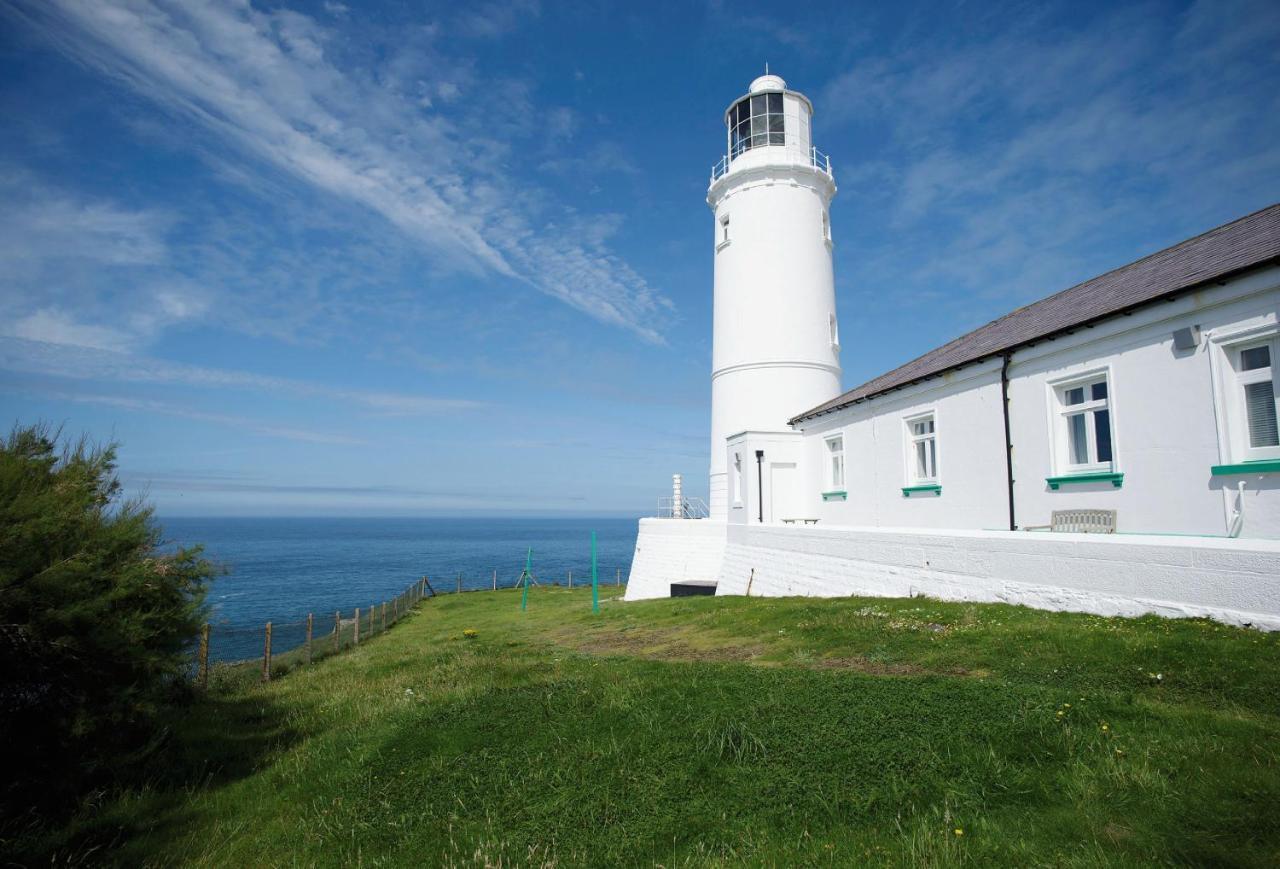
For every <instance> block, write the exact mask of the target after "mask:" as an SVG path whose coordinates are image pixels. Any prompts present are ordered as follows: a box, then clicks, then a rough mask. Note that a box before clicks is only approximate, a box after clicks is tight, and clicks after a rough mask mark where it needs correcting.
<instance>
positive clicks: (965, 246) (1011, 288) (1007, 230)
mask: <svg viewBox="0 0 1280 869" xmlns="http://www.w3.org/2000/svg"><path fill="white" fill-rule="evenodd" d="M992 23H993V24H996V25H998V26H997V27H995V28H994V29H989V31H988V32H987V33H986V35H985V36H983V35H981V31H982V28H981V27H979V26H977V25H975V29H976V30H978V31H979V33H978V35H976V36H975V33H974V32H973V31H972V30H971V31H968V32H966V33H964V34H963V36H959V35H957V37H956V38H954V39H951V40H946V41H942V42H939V41H938V40H934V41H930V42H928V43H927V44H917V43H914V42H912V41H909V40H904V41H903V42H901V43H896V44H891V45H889V46H887V47H886V48H885V49H882V50H881V51H879V52H877V51H874V50H869V51H865V52H862V53H860V54H859V56H858V59H857V60H856V62H854V64H853V65H852V66H850V67H849V68H848V69H846V70H845V71H843V72H842V73H840V74H839V75H837V76H836V77H834V78H833V79H832V80H831V81H829V82H828V83H827V85H826V86H825V87H823V88H822V89H821V92H820V94H819V99H818V101H817V102H818V104H819V105H820V106H821V107H822V108H823V112H824V113H825V114H824V117H823V121H824V123H826V124H833V123H834V124H836V125H838V126H840V127H841V128H843V129H844V130H854V131H857V135H858V136H859V137H863V138H868V139H871V140H872V141H877V142H883V145H882V147H881V148H880V151H881V153H882V154H884V155H886V156H885V157H884V158H882V159H881V160H879V161H870V162H868V163H865V164H863V165H859V166H850V167H844V171H843V174H842V176H841V180H842V187H844V189H845V190H846V191H850V192H852V194H853V196H854V197H856V198H857V199H858V200H859V202H860V205H861V206H862V208H861V209H860V213H859V215H858V220H859V221H860V223H861V224H862V226H863V227H866V226H868V225H872V226H874V228H876V229H877V230H878V231H877V232H876V233H875V234H874V235H873V236H870V239H869V240H870V241H872V242H874V243H866V242H867V241H868V239H867V238H866V237H865V236H864V238H863V241H864V243H863V244H860V245H858V246H857V249H856V251H854V252H853V253H852V254H851V255H852V256H855V257H856V266H855V267H856V270H857V272H856V277H855V281H856V283H857V284H858V285H860V286H861V287H862V288H863V289H862V291H861V292H860V295H859V299H860V300H863V301H865V302H866V303H867V305H868V310H873V311H876V312H877V313H879V314H883V313H886V312H887V311H888V308H887V307H886V306H887V305H892V306H893V307H894V308H896V309H902V310H906V308H905V307H904V303H905V304H907V305H909V304H910V303H911V302H918V303H920V304H927V305H928V306H929V309H931V310H935V311H936V310H939V309H949V310H950V311H951V313H952V314H957V313H958V315H959V319H960V322H961V323H964V324H967V325H976V322H975V321H978V322H980V321H982V320H985V319H988V318H989V315H990V313H999V309H998V308H997V309H995V310H994V311H992V310H991V308H990V303H991V302H992V301H993V300H1001V301H1003V302H1004V303H1005V304H1011V303H1018V302H1024V301H1028V300H1030V299H1034V298H1037V297H1040V296H1044V295H1047V294H1049V293H1050V292H1053V291H1056V290H1059V289H1062V288H1064V287H1065V286H1068V285H1070V284H1071V283H1074V282H1076V281H1079V280H1083V279H1086V278H1089V277H1091V276H1092V275H1093V274H1096V273H1098V272H1099V271H1102V270H1104V269H1105V268H1111V267H1115V266H1118V265H1122V264H1123V263H1124V262H1126V261H1128V260H1129V259H1131V258H1136V257H1137V256H1139V255H1141V254H1143V253H1147V252H1150V251H1151V250H1153V249H1155V248H1157V247H1159V246H1161V245H1164V244H1171V243H1174V242H1176V241H1178V240H1179V239H1180V238H1181V237H1185V236H1186V235H1189V234H1192V233H1194V232H1198V231H1202V230H1205V229H1208V228H1210V227H1212V226H1213V225H1215V224H1216V223H1219V222H1221V221H1224V220H1228V219H1230V218H1233V217H1236V216H1239V214H1240V211H1239V210H1238V209H1239V205H1238V202H1239V201H1241V200H1242V199H1243V200H1246V201H1248V200H1252V201H1253V203H1254V207H1261V206H1264V205H1266V204H1269V199H1268V194H1269V195H1270V197H1271V198H1274V197H1275V196H1276V195H1277V193H1280V190H1278V189H1277V188H1276V186H1275V185H1272V186H1271V189H1270V191H1268V190H1266V189H1265V185H1264V186H1263V187H1259V186H1258V179H1260V178H1272V179H1274V178H1277V177H1280V151H1277V150H1276V149H1275V148H1274V147H1271V146H1270V143H1271V142H1273V141H1274V140H1275V137H1276V136H1277V135H1280V120H1278V119H1280V89H1277V88H1276V87H1274V82H1275V76H1276V74H1277V68H1276V62H1277V54H1276V49H1277V46H1280V15H1276V14H1275V10H1274V4H1272V3H1267V2H1265V0H1263V2H1258V0H1235V2H1230V3H1207V2H1200V3H1195V4H1193V5H1192V6H1191V7H1189V8H1188V9H1186V10H1185V12H1183V13H1182V14H1180V15H1174V14H1170V13H1169V12H1168V10H1167V9H1165V8H1163V7H1155V6H1150V5H1138V6H1127V7H1122V8H1105V9H1103V10H1100V11H1098V12H1094V13H1092V15H1091V17H1090V16H1086V15H1082V16H1080V17H1078V18H1077V17H1075V16H1073V17H1072V19H1071V21H1070V23H1065V24H1064V23H1063V21H1062V19H1061V18H1054V17H1053V16H1052V14H1051V13H1049V12H1043V13H1036V12H1032V13H1030V14H1028V15H1025V16H1023V17H1021V18H1020V19H1018V20H1016V21H1013V20H1010V19H1009V18H1008V16H1000V17H999V20H998V21H996V22H992ZM846 195H847V194H846ZM868 206H872V207H868ZM868 215H875V220H874V223H873V222H872V221H871V220H870V218H869V217H868ZM846 219H847V218H846ZM890 285H891V286H893V288H894V290H893V293H891V294H886V293H885V292H884V287H886V286H890ZM889 299H891V300H892V301H891V302H888V301H886V300H889ZM952 322H954V320H953V321H952ZM951 328H955V326H954V325H952V326H951Z"/></svg>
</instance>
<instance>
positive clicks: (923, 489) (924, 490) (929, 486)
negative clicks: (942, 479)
mask: <svg viewBox="0 0 1280 869" xmlns="http://www.w3.org/2000/svg"><path fill="white" fill-rule="evenodd" d="M912 495H938V496H941V495H942V487H941V486H939V485H938V484H937V483H922V484H920V485H919V486H903V487H902V497H904V498H910V497H911V496H912Z"/></svg>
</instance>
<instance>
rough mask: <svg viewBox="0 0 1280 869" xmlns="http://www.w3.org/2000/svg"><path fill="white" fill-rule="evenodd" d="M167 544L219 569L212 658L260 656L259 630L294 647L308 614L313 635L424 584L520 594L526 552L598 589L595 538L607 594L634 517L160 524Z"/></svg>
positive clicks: (555, 577)
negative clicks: (197, 551) (200, 553)
mask: <svg viewBox="0 0 1280 869" xmlns="http://www.w3.org/2000/svg"><path fill="white" fill-rule="evenodd" d="M160 525H161V527H162V528H163V529H164V537H165V545H166V548H176V547H180V546H194V545H197V544H198V545H201V546H203V547H204V555H205V557H206V558H208V559H209V560H211V561H213V562H214V563H215V564H216V565H218V567H219V568H220V573H219V575H218V576H217V577H216V578H215V579H214V580H213V582H212V584H211V586H210V589H209V596H208V602H209V604H210V607H211V613H210V624H211V625H212V628H211V637H210V658H211V659H212V660H215V661H219V660H222V661H229V660H243V659H246V658H251V657H254V656H255V655H261V653H262V643H263V628H264V625H265V624H266V622H268V621H270V622H272V623H273V627H272V631H273V648H275V649H277V650H280V649H286V648H289V647H292V646H294V645H297V644H298V643H300V642H301V641H302V638H303V637H304V636H305V625H306V619H307V615H308V613H314V614H315V619H316V621H315V625H316V627H315V634H316V636H317V637H318V636H320V635H321V633H322V632H325V631H329V630H332V624H333V618H334V613H335V612H341V613H342V614H343V616H344V617H347V618H349V617H350V616H351V615H352V612H353V611H354V609H355V608H356V607H360V608H361V609H362V610H363V611H367V610H365V608H366V607H368V606H370V605H378V604H381V603H382V602H383V601H386V600H390V599H391V598H393V597H395V596H396V595H398V594H399V593H401V592H402V591H404V590H405V589H406V588H407V587H408V586H409V585H411V584H412V583H414V582H416V581H418V580H419V579H421V578H422V577H424V576H425V577H427V578H428V581H429V582H430V583H431V586H432V587H433V588H434V589H435V590H436V591H437V592H438V593H441V594H446V593H452V592H454V591H456V590H457V588H458V586H459V583H461V586H462V588H463V589H464V590H473V589H491V588H492V587H493V576H494V571H497V576H498V586H499V587H500V588H511V587H513V586H515V584H516V583H517V582H518V580H519V578H520V574H521V572H522V571H523V570H524V566H525V559H526V556H528V555H530V553H531V559H532V565H533V576H534V579H535V581H536V582H538V583H540V584H547V585H551V584H553V583H558V584H560V585H565V584H567V582H568V579H569V572H570V571H572V572H573V582H574V585H575V586H578V585H580V584H585V583H589V582H590V581H591V534H592V532H593V531H594V532H595V534H596V566H597V575H598V577H599V581H600V583H601V585H602V586H605V587H612V586H613V584H614V583H615V582H616V581H617V580H618V578H619V577H621V580H622V582H624V583H625V582H626V579H627V574H628V572H629V571H630V569H631V556H632V553H633V552H634V551H635V544H636V531H637V526H638V522H637V520H636V519H617V518H612V519H577V518H572V519H571V518H527V519H521V518H492V519H482V518H421V519H412V518H390V519H378V518H358V519H338V518H278V517H277V518H261V519H255V518H224V517H219V518H189V517H182V518H179V517H171V518H161V519H160Z"/></svg>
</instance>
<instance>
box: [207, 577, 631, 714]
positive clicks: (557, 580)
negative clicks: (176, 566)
mask: <svg viewBox="0 0 1280 869" xmlns="http://www.w3.org/2000/svg"><path fill="white" fill-rule="evenodd" d="M523 578H524V574H523V573H521V574H519V575H517V576H516V577H515V579H514V580H512V581H509V582H508V581H505V580H503V581H500V580H499V577H498V571H496V570H495V571H493V575H492V578H491V582H490V583H487V584H480V583H477V581H476V579H475V578H473V577H465V578H464V575H463V574H462V573H459V574H457V577H456V578H455V579H453V580H446V581H444V582H442V581H441V580H440V579H439V578H437V580H436V585H435V586H433V585H432V583H431V580H430V579H429V578H428V577H426V576H424V577H422V578H421V579H420V580H418V581H417V582H415V583H413V584H412V585H410V586H409V587H407V588H406V589H405V590H404V591H403V592H401V593H400V594H398V595H396V596H395V597H393V598H391V599H390V600H387V601H382V602H373V603H370V604H369V606H367V607H356V608H354V609H352V610H348V611H346V612H343V611H341V610H338V611H335V612H333V613H332V614H329V613H309V614H308V615H307V617H306V618H305V619H302V620H298V621H290V622H271V621H269V622H266V623H264V624H263V625H262V626H261V627H257V626H253V627H244V626H232V625H216V624H206V625H205V626H204V627H203V629H202V631H201V634H200V641H199V645H198V647H197V651H196V667H195V683H196V686H197V687H198V688H201V689H207V688H209V687H210V686H214V687H218V686H222V685H227V684H230V683H241V684H242V683H244V682H245V681H248V680H251V679H255V678H260V679H261V681H263V682H269V681H271V679H272V678H274V677H278V676H281V675H283V674H284V673H286V672H288V671H289V670H292V669H294V668H296V667H299V666H306V665H308V664H312V663H314V662H316V661H318V660H320V659H322V658H327V657H329V656H330V655H336V654H337V653H339V652H341V651H342V650H343V649H349V648H352V647H354V646H358V645H360V643H363V642H367V641H368V640H369V639H371V638H372V637H374V636H376V635H378V634H381V633H383V632H384V631H386V630H389V629H390V628H391V627H392V626H393V625H394V624H395V623H396V622H398V621H400V620H401V619H402V618H404V617H405V616H406V615H408V614H409V613H410V612H411V611H412V610H413V608H414V606H416V605H417V603H418V602H419V601H421V600H422V599H423V598H425V597H437V596H439V595H441V594H461V593H463V592H476V591H488V590H490V588H491V589H492V590H493V591H497V590H499V589H500V588H505V589H513V588H519V587H520V584H521V581H522V579H523ZM612 580H613V582H612V583H609V582H607V581H601V582H600V585H610V584H612V585H614V586H616V587H621V586H622V584H623V582H622V570H621V568H618V569H615V571H614V576H613V577H612ZM575 582H576V584H577V586H583V585H590V584H591V577H590V576H589V575H588V576H586V577H585V578H584V577H583V576H582V575H581V574H578V575H577V576H575V575H574V572H573V571H572V570H569V571H567V573H566V574H565V575H563V576H560V575H555V576H545V575H544V576H542V577H539V576H538V575H537V574H534V573H530V574H529V584H530V585H531V586H538V585H553V586H559V585H561V584H562V583H563V584H564V585H566V586H568V587H569V588H574V587H575ZM485 585H489V586H490V588H486V587H485Z"/></svg>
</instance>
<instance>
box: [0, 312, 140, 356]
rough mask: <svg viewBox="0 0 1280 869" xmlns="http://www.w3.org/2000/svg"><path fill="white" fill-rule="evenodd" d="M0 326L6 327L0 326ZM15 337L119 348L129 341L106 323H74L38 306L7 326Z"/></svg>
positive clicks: (47, 342)
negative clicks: (37, 308)
mask: <svg viewBox="0 0 1280 869" xmlns="http://www.w3.org/2000/svg"><path fill="white" fill-rule="evenodd" d="M0 329H6V327H5V326H0ZM7 329H8V332H9V334H11V335H13V336H14V337H16V338H25V339H27V340H29V341H38V342H42V343H45V344H70V345H73V346H76V347H90V348H94V349H97V350H111V351H123V350H127V349H129V346H130V345H131V344H132V343H133V339H132V336H130V335H128V334H126V333H124V332H121V331H119V330H116V329H111V328H109V327H106V326H93V325H89V324H85V323H77V322H75V321H74V320H72V319H71V317H70V316H69V315H68V314H67V313H66V312H65V311H60V310H58V309H57V308H41V309H40V310H38V311H36V312H35V313H32V314H28V315H27V316H25V317H23V318H22V319H20V320H16V321H14V322H13V323H12V324H10V325H9V326H8V327H7Z"/></svg>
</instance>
